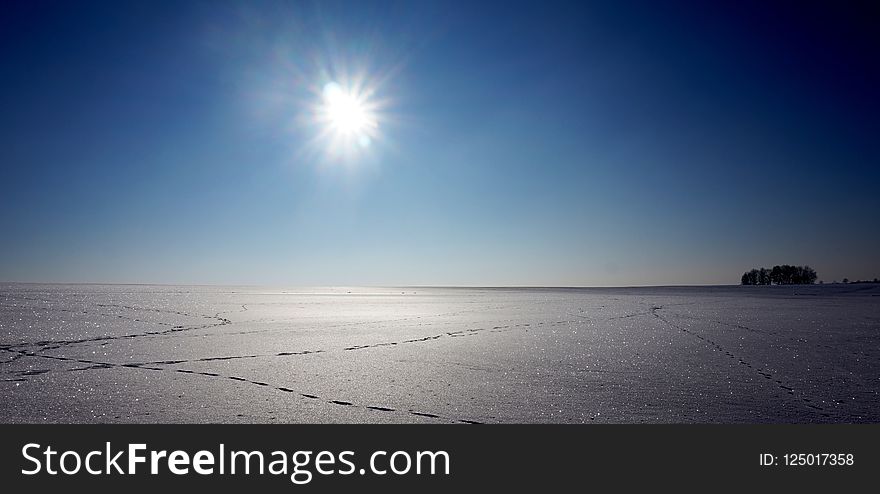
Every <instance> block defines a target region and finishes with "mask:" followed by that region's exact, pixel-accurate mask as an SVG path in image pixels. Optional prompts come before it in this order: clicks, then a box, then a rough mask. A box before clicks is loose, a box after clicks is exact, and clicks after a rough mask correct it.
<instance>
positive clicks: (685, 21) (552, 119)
mask: <svg viewBox="0 0 880 494" xmlns="http://www.w3.org/2000/svg"><path fill="white" fill-rule="evenodd" d="M660 3H663V5H659V4H660ZM763 3H765V2H756V3H754V4H751V3H749V2H730V5H729V6H727V7H720V6H717V5H714V4H715V2H695V3H692V4H689V3H676V2H644V3H641V2H601V3H598V2H597V3H596V4H592V5H591V4H583V3H582V2H578V3H570V4H556V5H551V4H548V3H547V2H533V3H525V2H523V3H520V2H509V1H504V2H498V3H496V4H492V3H488V2H487V3H481V5H480V6H477V5H473V4H472V3H471V2H461V3H458V4H457V5H455V4H453V3H452V2H436V3H429V2H411V1H405V2H399V3H384V2H382V3H373V2H339V3H337V2H323V1H322V2H314V3H312V2H284V3H269V2H265V3H258V2H253V3H251V2H247V3H246V2H204V3H189V4H182V3H178V2H142V3H133V4H130V3H129V2H110V3H106V4H101V3H81V2H64V3H54V2H48V3H47V2H18V4H19V5H17V6H10V5H6V6H4V8H3V9H2V13H0V59H2V61H3V63H2V64H0V173H2V175H0V176H2V178H0V210H2V215H0V222H2V224H0V280H3V281H40V282H42V281H56V282H136V283H152V282H156V283H221V284H273V285H359V284H386V285H395V284H418V285H434V284H441V285H511V284H512V285H653V284H705V283H708V284H716V283H719V284H725V283H737V282H738V281H739V276H740V274H741V273H742V272H743V271H744V270H746V269H748V268H751V267H756V266H762V265H764V266H772V265H773V264H782V263H789V264H809V265H811V266H813V267H814V268H815V269H816V270H817V271H818V273H819V278H820V279H823V280H825V281H832V280H835V279H838V280H839V279H842V278H844V277H849V278H851V279H857V278H874V277H878V276H880V255H878V252H880V221H878V220H880V190H878V184H880V167H878V165H880V160H878V158H880V154H878V153H880V148H878V142H880V141H878V136H880V125H878V119H880V117H878V115H880V97H878V87H880V50H878V36H877V33H876V26H877V23H878V21H880V19H878V18H877V16H876V14H872V13H870V12H867V11H866V12H858V11H856V10H854V8H852V7H850V8H849V9H850V10H849V11H846V10H834V9H839V7H834V8H833V9H832V8H831V7H830V6H831V5H832V2H828V5H829V7H825V8H823V7H818V6H813V7H805V6H802V5H800V4H801V2H782V3H781V4H780V5H778V6H776V7H766V6H764V7H761V6H760V5H761V4H763ZM610 4H613V5H610ZM710 4H712V5H710ZM346 71H347V72H349V73H352V72H355V71H365V73H366V74H367V76H368V78H369V80H371V81H373V82H375V89H376V97H377V98H381V99H382V101H384V102H385V107H384V110H383V119H382V121H381V122H380V131H381V135H380V136H379V138H377V139H376V140H375V141H374V142H373V144H372V145H371V146H370V147H369V148H368V149H366V150H363V151H362V152H360V153H357V155H355V156H347V157H344V158H339V157H336V158H333V157H327V156H326V155H324V154H322V153H321V152H319V151H320V150H319V149H317V148H316V146H315V143H314V142H313V139H312V138H313V135H314V131H315V129H314V128H313V126H309V125H308V110H309V105H311V104H313V103H314V101H313V100H315V99H316V96H315V95H314V94H313V92H312V91H313V89H314V88H315V87H321V85H322V84H324V83H325V82H327V81H328V80H329V79H334V80H336V79H340V78H342V77H344V74H343V72H346Z"/></svg>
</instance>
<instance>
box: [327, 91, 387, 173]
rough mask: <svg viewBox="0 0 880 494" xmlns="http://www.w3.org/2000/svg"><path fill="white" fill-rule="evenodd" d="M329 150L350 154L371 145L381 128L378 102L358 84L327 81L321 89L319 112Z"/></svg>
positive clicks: (335, 152)
mask: <svg viewBox="0 0 880 494" xmlns="http://www.w3.org/2000/svg"><path fill="white" fill-rule="evenodd" d="M316 116H317V120H318V123H320V124H321V127H322V132H321V134H322V136H323V138H324V140H325V141H326V142H325V144H326V146H327V148H328V149H327V150H328V151H329V152H330V153H333V154H347V155H348V154H351V153H352V152H353V151H354V150H356V149H363V148H366V147H368V146H369V145H370V143H371V142H372V140H373V139H374V138H375V137H376V134H377V131H378V127H379V126H378V115H377V112H376V104H375V103H373V102H371V101H370V100H369V98H368V97H367V93H365V92H362V91H359V90H358V89H357V88H356V87H344V86H343V85H341V84H339V83H338V82H328V83H327V84H325V85H324V88H323V91H322V92H321V99H320V102H319V104H318V108H317V112H316Z"/></svg>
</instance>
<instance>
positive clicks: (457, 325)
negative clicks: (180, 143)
mask: <svg viewBox="0 0 880 494" xmlns="http://www.w3.org/2000/svg"><path fill="white" fill-rule="evenodd" d="M878 392H880V285H867V284H865V285H861V284H859V285H824V286H809V287H738V286H737V287H688V288H672V287H669V288H619V289H610V288H609V289H598V288H597V289H464V288H334V289H271V288H254V287H191V286H122V285H115V286H100V285H16V284H12V285H2V286H0V422H6V423H9V422H185V423H191V422H269V423H281V422H368V423H372V422H470V421H473V422H487V423H497V422H515V423H525V422H556V423H569V422H576V423H580V422H586V423H599V422H612V423H622V422H660V423H669V422H675V423H678V422H722V423H729V422H880V395H878Z"/></svg>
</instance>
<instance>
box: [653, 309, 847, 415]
mask: <svg viewBox="0 0 880 494" xmlns="http://www.w3.org/2000/svg"><path fill="white" fill-rule="evenodd" d="M663 309H664V307H663V306H662V305H660V306H654V307H652V308H651V312H652V313H653V314H654V317H656V318H657V319H659V320H661V321H663V322H664V323H666V324H667V325H668V326H670V327H672V328H675V329H678V330H679V331H682V332H684V333H687V334H689V335H691V336H694V337H696V338H698V339H700V340H701V341H703V342H704V343H706V344H707V345H708V346H710V347H711V348H713V349H715V350H717V351H719V352H721V353H723V354H724V355H726V356H727V357H728V358H730V359H732V360H735V361H737V362H738V363H739V365H742V366H745V367H748V368H749V369H751V370H753V371H755V372H756V373H757V374H758V375H760V376H762V377H763V378H764V379H767V380H771V381H774V382H775V383H776V385H777V386H778V387H779V388H780V389H782V390H784V391H786V392H787V393H788V394H789V395H791V396H793V397H795V398H800V401H801V403H802V404H804V405H805V406H806V407H808V408H811V409H813V410H816V411H818V412H819V413H820V414H821V415H822V416H823V417H830V416H831V414H830V413H829V412H828V411H827V410H825V409H824V408H823V407H820V406H817V405H814V404H813V403H812V400H810V399H809V398H808V397H807V396H805V395H803V393H801V396H799V397H798V396H797V394H796V393H795V389H794V388H792V387H791V386H786V385H785V384H784V383H783V381H782V380H781V379H778V378H774V376H773V374H772V373H771V372H768V371H766V370H764V369H760V368H755V366H753V365H752V364H751V363H749V362H748V361H746V360H745V359H743V358H742V357H739V356H737V355H734V354H733V353H731V352H730V351H728V350H726V349H725V348H724V347H722V346H721V345H719V344H718V343H716V342H715V341H714V340H712V339H711V338H709V337H707V336H703V335H701V334H699V333H697V332H696V331H691V330H689V329H687V328H685V327H682V326H679V325H677V324H675V323H673V322H671V321H670V320H669V319H667V318H665V317H663V316H662V315H660V314H659V311H660V310H663Z"/></svg>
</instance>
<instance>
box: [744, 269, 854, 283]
mask: <svg viewBox="0 0 880 494" xmlns="http://www.w3.org/2000/svg"><path fill="white" fill-rule="evenodd" d="M817 278H818V275H817V274H816V270H814V269H813V268H811V267H809V266H792V265H789V264H783V265H782V266H779V265H776V266H773V268H772V269H767V268H761V269H752V270H751V271H746V272H745V273H743V275H742V278H740V283H742V284H743V285H771V284H773V285H812V284H813V283H815V282H816V279H817ZM847 281H849V280H847ZM844 283H846V281H844Z"/></svg>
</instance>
